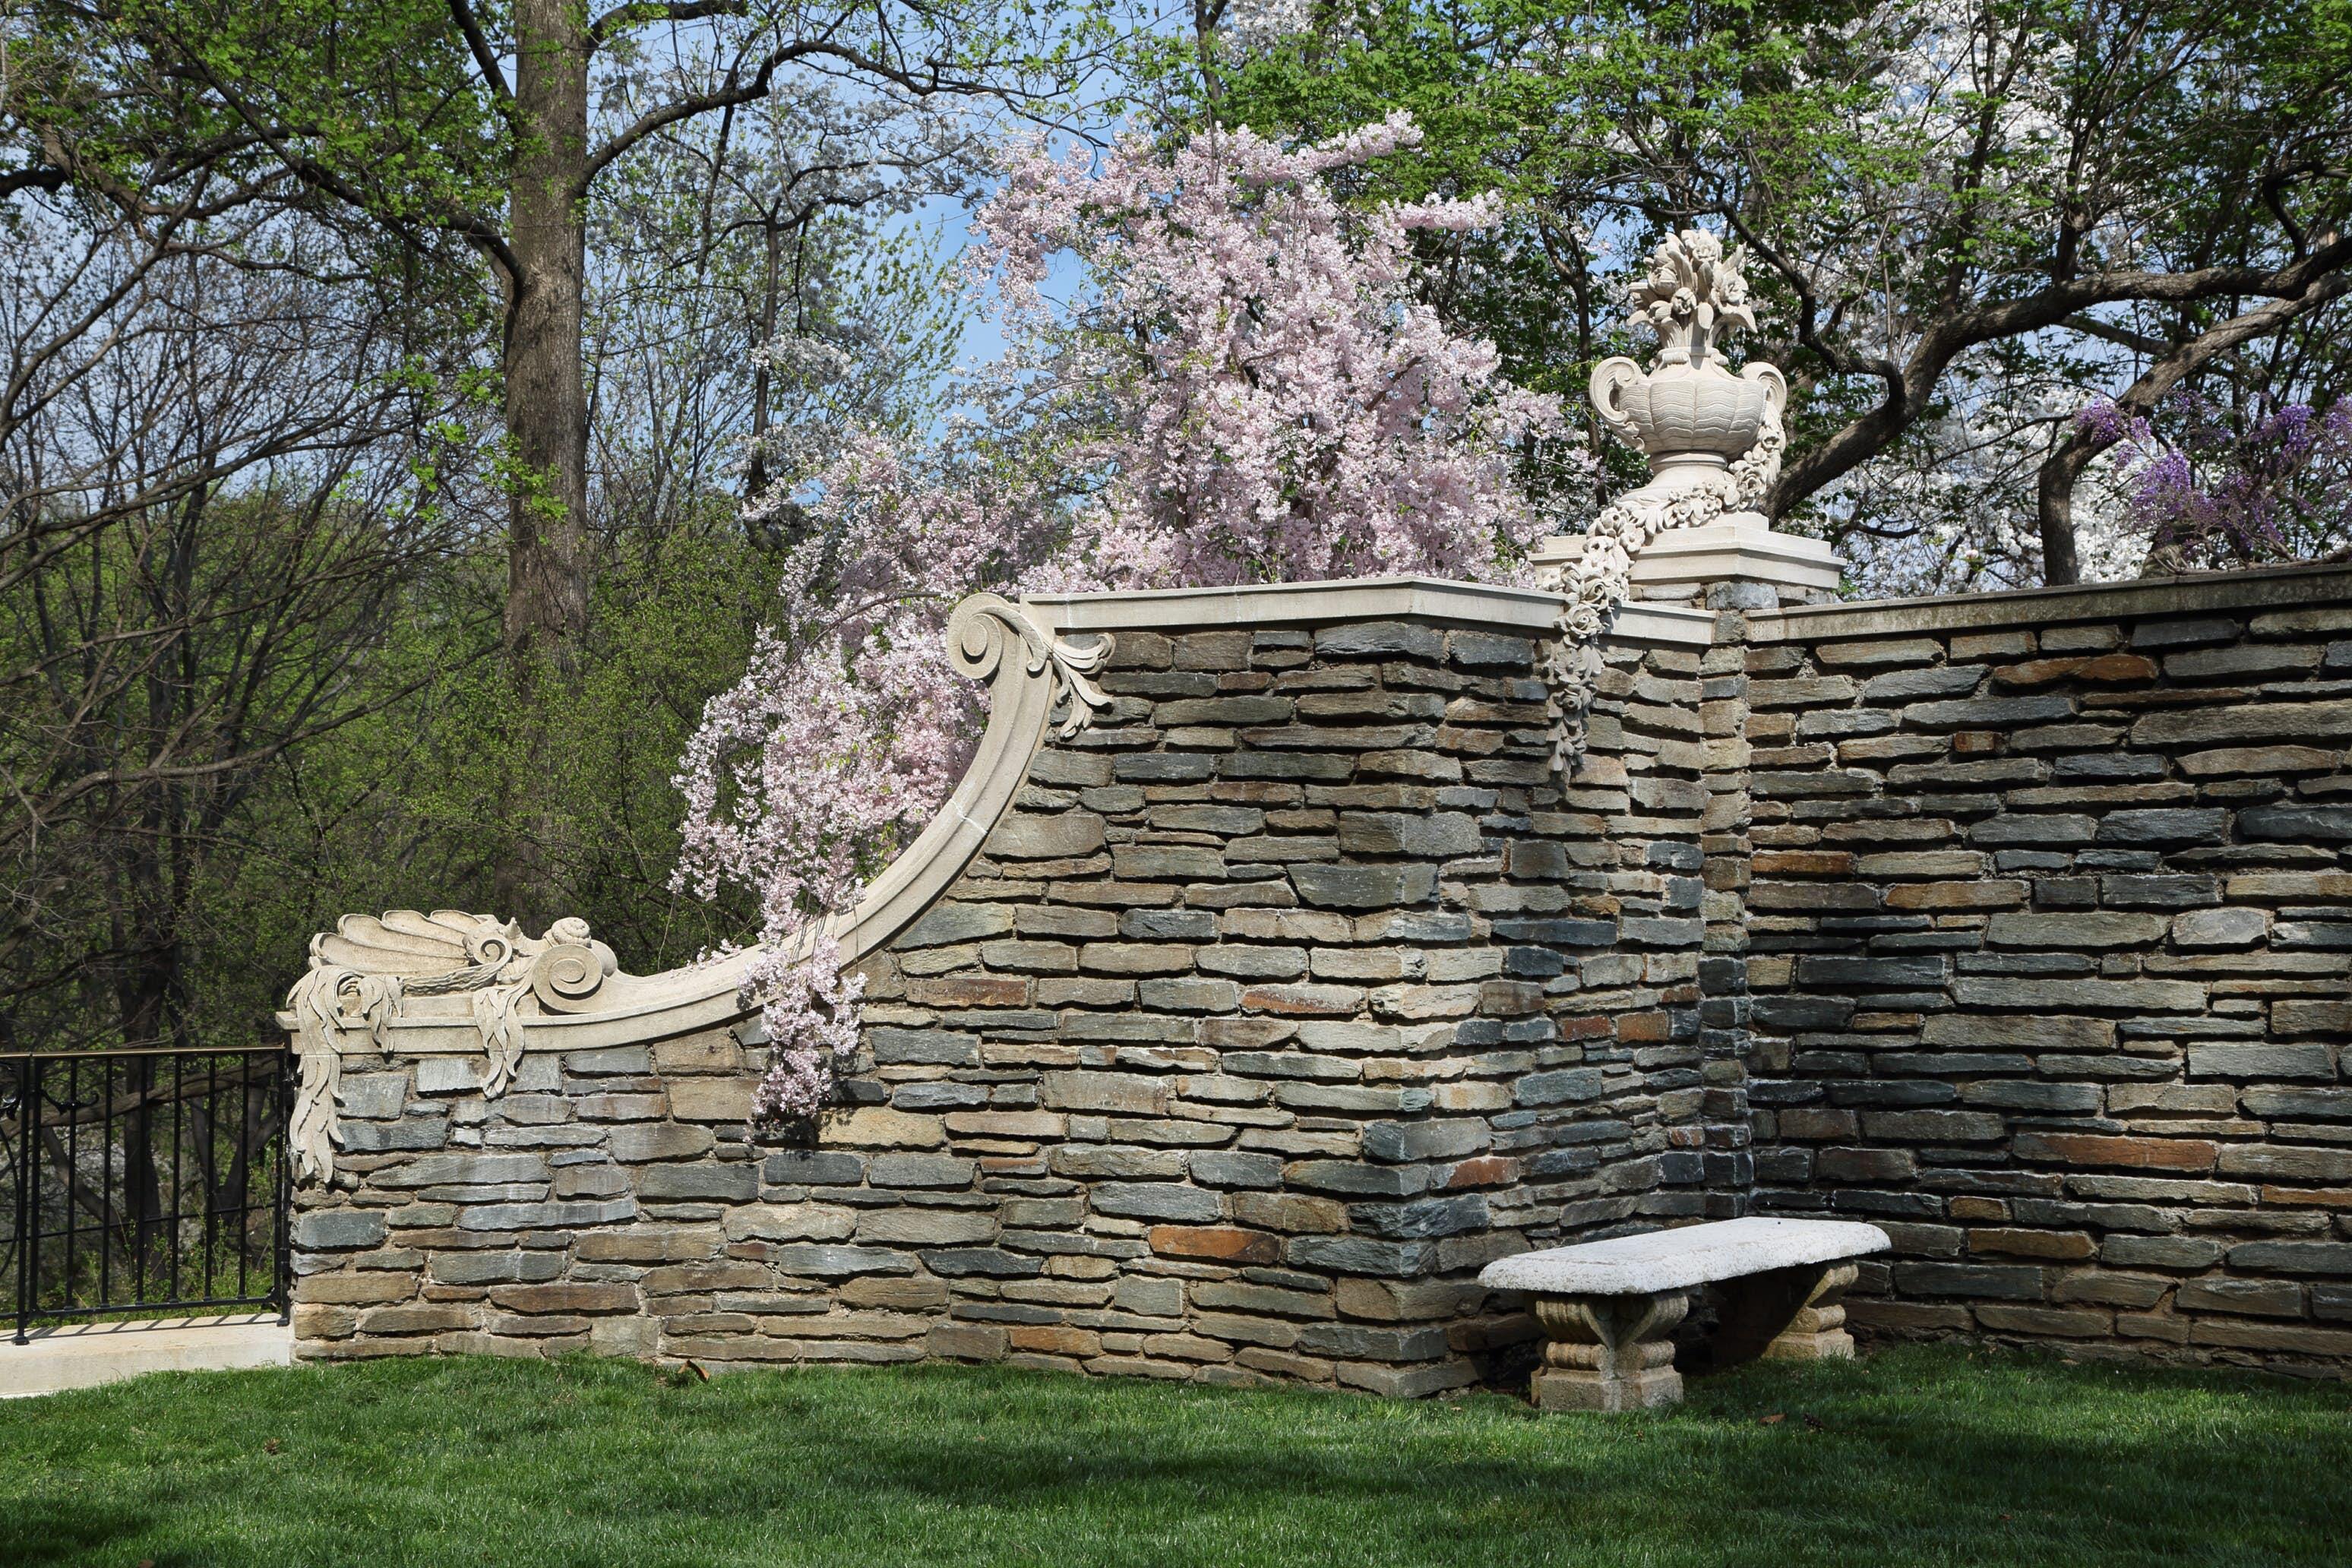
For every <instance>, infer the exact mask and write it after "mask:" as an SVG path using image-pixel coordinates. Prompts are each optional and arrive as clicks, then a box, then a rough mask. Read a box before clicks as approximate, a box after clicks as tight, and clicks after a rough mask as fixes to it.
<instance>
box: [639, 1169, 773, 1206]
mask: <svg viewBox="0 0 2352 1568" xmlns="http://www.w3.org/2000/svg"><path fill="white" fill-rule="evenodd" d="M759 1195H760V1173H759V1169H758V1167H757V1166H754V1165H752V1164H751V1163H748V1162H741V1161H739V1162H735V1163H729V1164H723V1165H722V1164H715V1163H711V1162H709V1161H702V1162H698V1163H694V1164H672V1165H647V1166H646V1167H645V1168H644V1169H643V1170H641V1171H639V1172H638V1173H637V1196H639V1197H641V1198H643V1199H645V1200H646V1202H647V1203H719V1204H748V1203H750V1202H751V1200H752V1199H753V1198H756V1197H758V1196H759Z"/></svg>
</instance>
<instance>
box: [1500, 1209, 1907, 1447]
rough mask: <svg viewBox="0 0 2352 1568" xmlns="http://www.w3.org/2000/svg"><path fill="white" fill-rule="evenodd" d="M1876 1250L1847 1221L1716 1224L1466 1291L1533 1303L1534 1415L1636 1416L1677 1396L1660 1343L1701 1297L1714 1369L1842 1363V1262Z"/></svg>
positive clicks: (1541, 1265)
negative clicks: (1699, 1294) (1708, 1299)
mask: <svg viewBox="0 0 2352 1568" xmlns="http://www.w3.org/2000/svg"><path fill="white" fill-rule="evenodd" d="M1887 1247H1888V1242H1887V1238H1886V1233H1885V1231H1883V1230H1881V1229H1879V1228H1878V1227H1877V1226H1874V1225H1860V1224H1856V1223H1855V1222H1853V1221H1851V1220H1832V1219H1755V1218H1751V1219H1727V1220H1718V1221H1716V1222H1714V1223H1713V1224H1709V1225H1694V1226H1684V1227H1682V1228H1680V1229H1676V1230H1661V1231H1653V1232H1652V1233H1650V1234H1649V1235H1647V1236H1621V1237H1616V1238H1615V1239H1613V1240H1610V1241H1591V1242H1586V1243H1584V1244H1583V1245H1582V1246H1579V1247H1551V1248H1549V1249H1547V1250H1545V1251H1542V1252H1523V1253H1521V1254H1519V1255H1518V1256H1517V1258H1503V1259H1501V1260H1499V1261H1497V1262H1494V1263H1490V1264H1488V1265H1487V1266H1486V1269H1485V1271H1484V1272H1483V1273H1481V1274H1480V1275H1479V1276H1478V1282H1479V1283H1480V1284H1481V1285H1484V1286H1486V1287H1487V1288H1488V1289H1495V1290H1523V1291H1525V1292H1527V1293H1528V1295H1529V1296H1530V1297H1532V1298H1533V1299H1534V1303H1533V1304H1534V1308H1535V1315H1536V1321H1537V1322H1538V1323H1539V1324H1541V1325H1542V1326H1543V1331H1544V1335H1545V1338H1546V1341H1547V1342H1546V1343H1545V1345H1544V1358H1543V1365H1542V1366H1541V1367H1539V1368H1538V1369H1537V1372H1536V1375H1535V1388H1534V1394H1535V1402H1536V1405H1537V1406H1538V1408H1539V1409H1543V1410H1640V1409H1645V1408H1647V1407H1649V1406H1651V1405H1673V1404H1675V1403H1677V1402H1678V1401H1680V1400H1681V1398H1682V1396H1683V1380H1682V1374H1681V1373H1677V1372H1676V1371H1675V1347H1674V1345H1673V1344H1672V1343H1671V1342H1668V1340H1667V1338H1666V1336H1667V1335H1668V1334H1670V1333H1672V1332H1673V1331H1674V1329H1675V1324H1677V1323H1679V1322H1681V1321H1683V1315H1684V1314H1685V1312H1687V1311H1689V1310H1690V1301H1691V1294H1692V1292H1693V1291H1695V1290H1696V1289H1698V1288H1699V1287H1700V1286H1702V1285H1717V1286H1721V1287H1723V1289H1722V1290H1721V1291H1720V1292H1719V1294H1720V1296H1721V1299H1722V1307H1723V1315H1722V1321H1721V1323H1720V1325H1719V1327H1718V1328H1717V1334H1716V1338H1715V1341H1714V1347H1715V1349H1716V1352H1717V1361H1718V1363H1720V1364H1724V1365H1730V1364H1733V1363H1738V1362H1742V1361H1751V1360H1754V1359H1756V1358H1757V1357H1759V1356H1768V1357H1773V1358H1786V1359H1789V1360H1805V1361H1819V1360H1823V1359H1825V1358H1829V1357H1833V1356H1836V1357H1844V1356H1851V1355H1853V1336H1852V1335H1850V1334H1848V1333H1847V1332H1846V1331H1845V1308H1844V1307H1843V1306H1842V1305H1840V1302H1841V1300H1843V1297H1844V1295H1845V1292H1846V1288H1847V1287H1848V1286H1850V1285H1852V1284H1853V1279H1854V1273H1855V1269H1854V1265H1853V1259H1854V1258H1864V1257H1867V1256H1869V1255H1870V1254H1871V1253H1874V1252H1884V1251H1885V1250H1886V1249H1887Z"/></svg>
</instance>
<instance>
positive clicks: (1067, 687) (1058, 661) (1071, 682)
mask: <svg viewBox="0 0 2352 1568" xmlns="http://www.w3.org/2000/svg"><path fill="white" fill-rule="evenodd" d="M1015 642H1018V643H1019V644H1020V645H1021V649H1022V655H1023V659H1024V665H1023V668H1024V673H1025V674H1027V675H1029V676H1032V677H1035V676H1039V675H1046V674H1050V675H1051V677H1052V679H1053V682H1054V707H1055V710H1058V711H1060V713H1061V714H1062V720H1061V722H1060V723H1059V724H1058V725H1056V726H1055V734H1057V735H1059V736H1060V737H1061V738H1062V739H1063V740H1065V741H1066V740H1068V739H1069V738H1070V737H1071V736H1073V735H1076V734H1077V733H1078V732H1079V731H1082V730H1085V729H1087V728H1089V727H1090V726H1091V725H1092V724H1093V723H1094V721H1095V714H1096V713H1097V711H1099V710H1102V709H1105V708H1108V707H1109V706H1110V699H1109V698H1108V696H1106V695H1105V694H1104V692H1103V689H1102V688H1101V687H1099V686H1097V685H1096V684H1095V683H1094V681H1093V679H1091V678H1092V677H1093V676H1095V675H1097V674H1098V673H1099V672H1100V671H1101V669H1102V668H1103V666H1104V665H1106V664H1108V663H1109V662H1110V656H1111V650H1112V648H1113V647H1114V646H1115V645H1114V643H1113V641H1112V639H1111V638H1110V637H1108V636H1107V635H1101V636H1097V637H1096V639H1095V640H1094V641H1093V642H1092V643H1090V644H1088V645H1087V646H1086V647H1079V646H1077V645H1076V644H1075V643H1071V642H1066V641H1065V640H1063V639H1062V638H1060V637H1055V636H1054V635H1053V634H1052V633H1050V632H1048V631H1047V630H1045V628H1044V627H1043V626H1039V625H1038V624H1037V623H1036V622H1034V621H1033V620H1031V619H1030V618H1029V617H1028V616H1026V615H1024V614H1023V613H1022V611H1021V609H1020V607H1019V606H1018V605H1013V604H1011V603H1009V602H1008V601H1006V600H1003V599H1000V598H998V597H997V596H996V595H993V594H974V595H972V596H971V597H970V598H968V599H966V600H964V601H963V602H962V603H961V604H960V605H957V606H956V607H955V612H954V614H952V615H950V616H949V617H948V658H949V659H950V662H952V663H953V664H954V665H955V667H956V669H957V671H958V672H959V673H960V674H963V675H967V676H970V677H971V679H974V680H982V681H985V680H989V679H993V677H994V676H995V674H996V671H997V668H998V667H999V666H1000V665H1002V664H1003V661H1004V656H1005V654H1006V652H1007V651H1008V650H1009V649H1010V648H1011V647H1012V646H1013V644H1014V643H1015Z"/></svg>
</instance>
